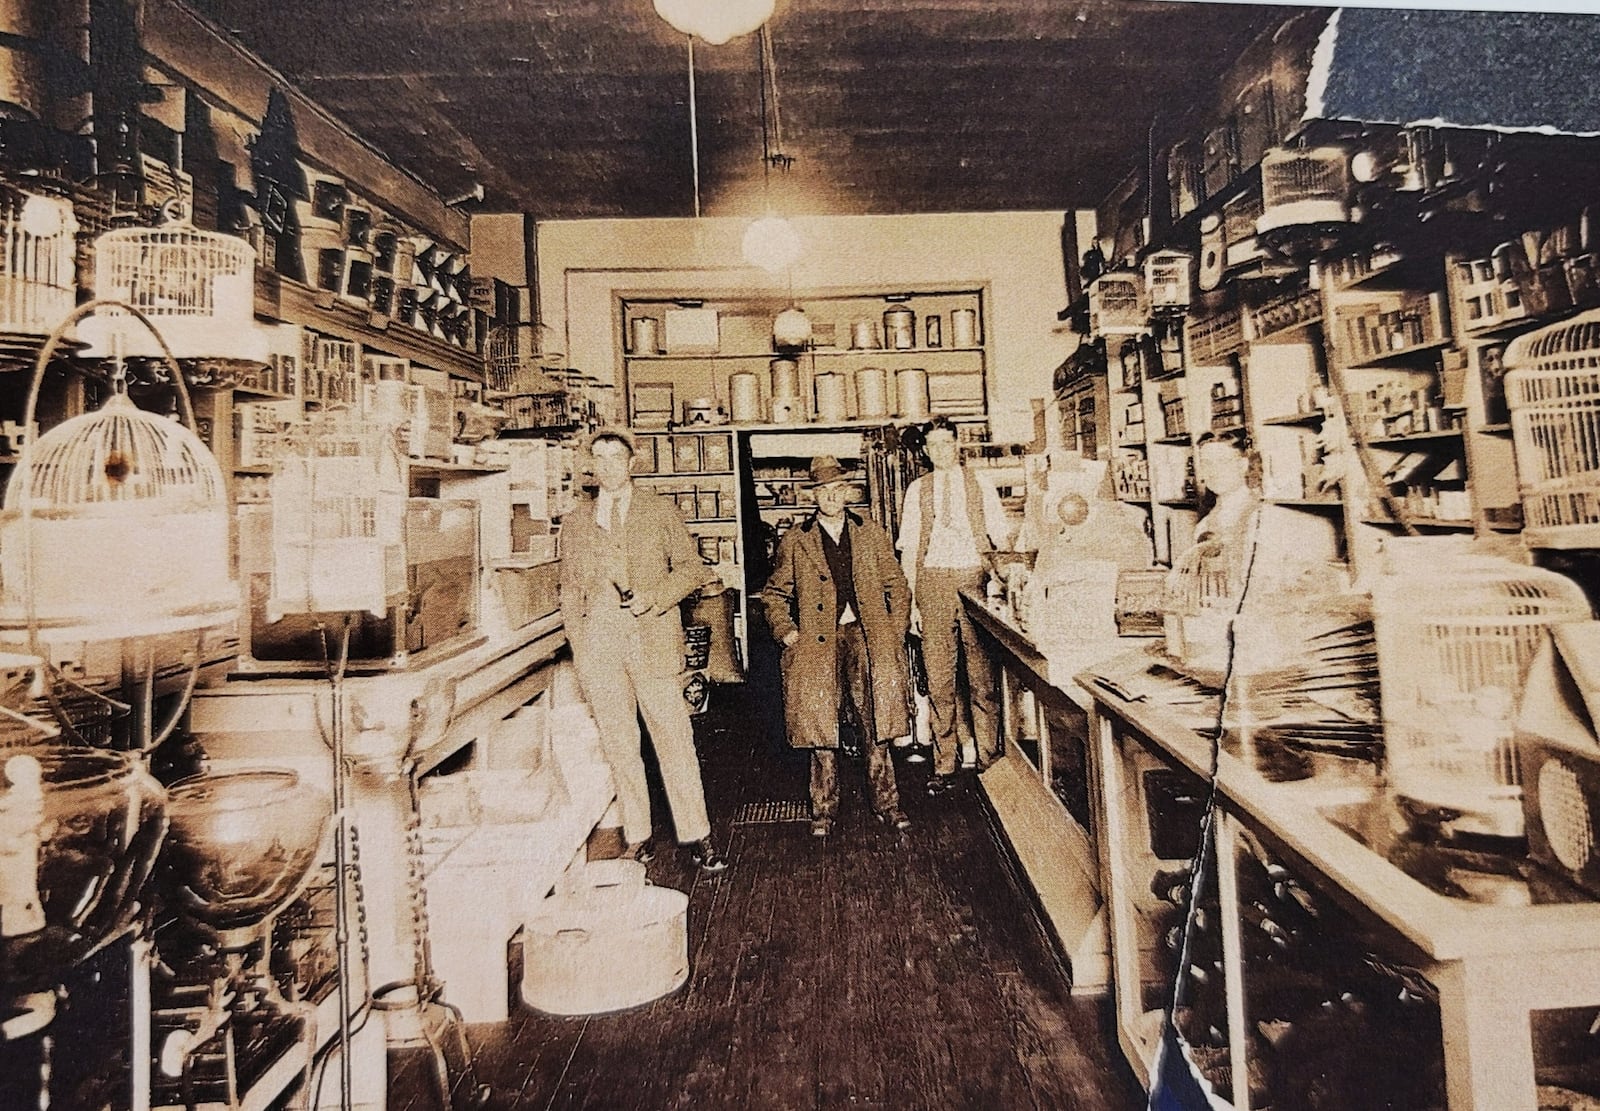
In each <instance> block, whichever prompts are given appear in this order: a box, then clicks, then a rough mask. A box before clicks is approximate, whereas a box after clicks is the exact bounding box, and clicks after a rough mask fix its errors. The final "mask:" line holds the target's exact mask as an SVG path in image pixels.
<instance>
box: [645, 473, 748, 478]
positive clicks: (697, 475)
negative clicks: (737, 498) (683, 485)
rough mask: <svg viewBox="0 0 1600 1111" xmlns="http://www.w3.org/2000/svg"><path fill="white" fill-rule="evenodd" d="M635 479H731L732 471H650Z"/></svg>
mask: <svg viewBox="0 0 1600 1111" xmlns="http://www.w3.org/2000/svg"><path fill="white" fill-rule="evenodd" d="M633 477H634V478H636V479H655V478H732V477H733V472H732V471H651V472H649V473H648V474H636V475H634V476H633Z"/></svg>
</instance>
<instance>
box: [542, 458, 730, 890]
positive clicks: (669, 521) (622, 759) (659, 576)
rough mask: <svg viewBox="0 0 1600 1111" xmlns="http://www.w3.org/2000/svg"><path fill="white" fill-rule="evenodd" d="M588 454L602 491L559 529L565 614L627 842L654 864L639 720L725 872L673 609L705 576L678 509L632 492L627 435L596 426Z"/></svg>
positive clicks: (678, 819)
mask: <svg viewBox="0 0 1600 1111" xmlns="http://www.w3.org/2000/svg"><path fill="white" fill-rule="evenodd" d="M589 452H590V455H591V456H592V457H593V459H594V475H595V481H596V483H597V484H598V486H599V492H598V494H597V496H596V497H595V499H594V501H592V502H584V503H581V504H580V505H579V506H578V507H577V508H576V509H574V510H572V512H570V513H568V514H567V516H566V519H565V520H563V521H562V523H561V548H562V559H561V617H562V620H563V621H564V622H565V624H566V628H567V640H568V642H569V643H570V644H571V645H572V663H573V667H574V669H575V670H576V671H577V674H578V685H579V686H580V687H581V688H582V689H583V697H584V698H585V699H586V700H587V701H588V703H589V707H590V709H592V710H593V711H594V718H595V724H596V725H598V726H599V728H600V747H601V751H602V752H604V753H605V757H606V762H607V763H609V764H610V765H611V775H612V779H613V780H614V781H615V782H616V786H617V803H618V806H619V807H620V808H621V810H622V828H623V835H624V836H625V837H626V838H627V840H628V843H629V852H630V853H631V854H632V855H633V856H634V857H635V858H636V859H638V860H649V859H650V857H651V855H652V850H651V848H650V831H651V828H650V792H649V790H648V788H647V786H646V781H645V772H644V759H643V757H642V755H641V753H640V749H639V745H640V738H639V715H640V714H643V715H644V722H645V725H646V726H648V727H649V729H650V743H651V745H652V746H653V747H654V748H655V753H656V763H657V765H659V767H660V768H661V781H662V784H663V785H664V786H665V787H666V791H667V803H668V805H669V806H671V808H672V821H673V825H674V826H675V827H676V829H677V834H678V840H679V841H680V842H682V843H684V844H687V845H689V846H690V855H691V856H692V857H693V858H694V861H695V863H696V864H698V865H699V866H700V867H701V868H702V869H704V870H706V871H708V872H718V871H721V870H722V869H724V868H726V867H727V866H728V863H727V858H726V857H724V856H723V855H722V854H721V853H720V852H718V851H717V850H716V848H715V847H713V845H712V843H711V824H710V822H709V821H708V820H707V817H706V802H705V792H704V789H703V787H702V785H701V781H700V760H699V757H698V756H697V754H696V753H695V747H694V728H693V726H692V725H691V723H690V721H689V707H688V705H687V703H685V702H684V699H683V670H684V667H683V664H684V641H683V620H682V618H681V616H680V615H679V612H678V603H679V602H681V601H683V599H685V598H687V597H688V596H689V595H690V594H693V593H694V592H695V591H696V590H698V589H699V588H700V586H701V585H702V584H703V583H704V582H705V581H706V579H707V575H708V572H707V569H706V566H705V564H704V563H703V562H702V561H701V559H700V553H699V551H698V550H697V549H696V548H695V544H694V540H693V539H692V538H691V537H690V536H689V531H688V529H687V528H685V527H684V523H683V518H682V517H681V516H680V515H679V513H678V511H677V509H676V508H675V507H674V506H673V504H672V503H671V502H669V501H667V500H666V499H665V498H663V497H661V496H660V495H658V494H656V493H654V492H653V491H651V490H648V489H646V488H644V487H635V486H634V484H633V476H632V470H631V468H632V463H633V439H632V437H631V436H630V435H629V434H628V433H627V432H626V431H624V430H622V429H609V428H608V429H601V430H600V431H599V432H597V433H596V434H595V435H594V437H593V439H592V440H591V442H590V446H589Z"/></svg>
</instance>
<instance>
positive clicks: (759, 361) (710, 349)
mask: <svg viewBox="0 0 1600 1111" xmlns="http://www.w3.org/2000/svg"><path fill="white" fill-rule="evenodd" d="M987 296H988V294H987V291H986V290H985V289H983V288H970V289H959V288H958V289H953V290H911V291H907V290H898V289H887V290H869V291H843V292H840V291H827V292H816V293H804V294H801V295H799V296H797V297H795V298H793V299H791V298H790V297H789V296H787V295H784V294H778V293H773V294H758V295H748V294H741V295H734V294H729V295H717V294H711V293H706V294H703V295H702V294H698V293H697V294H696V295H694V296H688V295H679V296H677V297H672V298H663V297H660V296H651V297H630V296H623V297H621V298H620V299H619V300H618V302H617V328H618V333H617V350H618V352H619V356H618V358H619V367H620V373H619V375H618V378H617V381H618V382H619V383H620V385H621V388H622V391H623V396H624V397H625V399H626V405H627V415H628V422H629V424H630V425H632V426H633V427H634V428H637V429H665V428H667V427H669V426H676V425H678V424H686V423H694V422H700V421H704V422H718V421H731V422H732V423H734V424H737V425H766V424H773V425H795V424H807V423H823V424H839V423H844V422H852V421H861V422H868V423H881V422H884V421H890V420H925V419H927V417H928V416H929V415H937V414H944V415H946V416H949V417H951V418H952V419H963V420H970V419H980V418H983V417H984V416H985V415H986V414H987V413H988V378H989V374H990V371H991V363H992V357H991V355H990V350H989V337H988V329H987V322H986V302H987ZM796 310H798V311H796Z"/></svg>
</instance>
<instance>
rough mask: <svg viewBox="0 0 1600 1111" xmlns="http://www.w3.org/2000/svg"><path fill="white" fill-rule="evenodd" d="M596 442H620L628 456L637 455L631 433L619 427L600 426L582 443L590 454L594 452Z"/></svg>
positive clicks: (637, 448)
mask: <svg viewBox="0 0 1600 1111" xmlns="http://www.w3.org/2000/svg"><path fill="white" fill-rule="evenodd" d="M596 440H620V441H621V442H622V443H624V444H626V445H627V448H628V454H629V455H636V454H638V450H639V445H638V443H637V441H635V439H634V436H633V432H632V431H630V430H629V429H627V428H624V427H623V426H621V425H601V426H600V427H599V428H597V429H595V430H594V431H593V432H591V433H590V434H589V438H588V439H586V440H585V441H584V443H583V446H584V448H585V449H586V450H587V451H589V452H590V453H591V454H592V453H593V452H594V445H595V441H596Z"/></svg>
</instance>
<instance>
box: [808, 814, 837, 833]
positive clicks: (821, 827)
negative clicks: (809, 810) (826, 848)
mask: <svg viewBox="0 0 1600 1111" xmlns="http://www.w3.org/2000/svg"><path fill="white" fill-rule="evenodd" d="M832 832H833V819H832V818H812V819H811V836H813V837H826V836H828V834H830V833H832Z"/></svg>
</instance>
